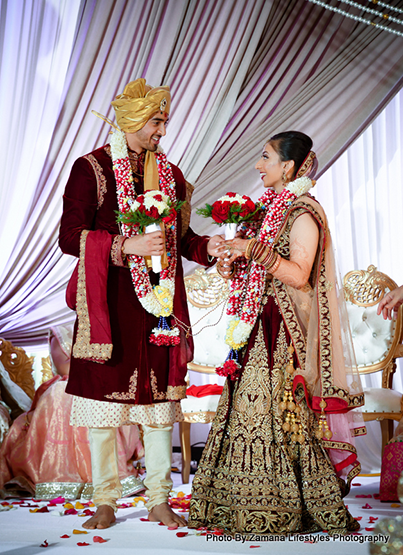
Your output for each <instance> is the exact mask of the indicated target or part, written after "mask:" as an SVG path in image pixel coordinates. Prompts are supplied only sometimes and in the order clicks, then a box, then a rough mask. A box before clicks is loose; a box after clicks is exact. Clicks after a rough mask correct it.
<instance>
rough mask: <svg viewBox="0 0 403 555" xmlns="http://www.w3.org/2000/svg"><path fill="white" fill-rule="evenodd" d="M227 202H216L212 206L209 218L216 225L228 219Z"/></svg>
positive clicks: (228, 204)
mask: <svg viewBox="0 0 403 555" xmlns="http://www.w3.org/2000/svg"><path fill="white" fill-rule="evenodd" d="M229 207H230V203H229V202H220V201H218V200H217V201H216V202H215V203H214V204H213V206H212V208H213V209H212V211H211V217H212V218H213V220H214V221H215V222H217V223H218V224H222V223H224V222H225V221H226V220H227V219H228V215H229Z"/></svg>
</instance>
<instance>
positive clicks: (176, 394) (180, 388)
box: [166, 385, 187, 401]
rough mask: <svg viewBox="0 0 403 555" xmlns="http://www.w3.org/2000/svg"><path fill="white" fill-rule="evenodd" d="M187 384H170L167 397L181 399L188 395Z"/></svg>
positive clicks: (170, 399)
mask: <svg viewBox="0 0 403 555" xmlns="http://www.w3.org/2000/svg"><path fill="white" fill-rule="evenodd" d="M186 388H187V386H186V385H169V386H168V387H167V394H166V398H167V400H168V401H180V400H181V399H185V397H186Z"/></svg>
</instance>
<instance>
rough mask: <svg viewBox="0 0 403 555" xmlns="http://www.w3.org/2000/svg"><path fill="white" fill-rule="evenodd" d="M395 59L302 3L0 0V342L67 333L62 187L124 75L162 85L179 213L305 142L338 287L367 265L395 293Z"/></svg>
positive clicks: (202, 224) (400, 62) (346, 23)
mask: <svg viewBox="0 0 403 555" xmlns="http://www.w3.org/2000/svg"><path fill="white" fill-rule="evenodd" d="M329 3H332V4H333V5H338V2H337V1H336V0H329ZM388 3H389V4H391V5H394V6H397V7H400V8H402V7H403V1H402V0H389V1H388ZM345 9H346V10H349V11H351V12H352V13H356V14H360V11H359V10H357V9H355V8H353V7H349V6H345ZM402 53H403V38H402V37H399V36H396V35H392V34H390V33H387V32H385V31H380V30H379V29H376V28H374V27H372V26H367V25H364V24H362V23H357V22H355V21H353V20H351V19H347V18H345V17H343V16H342V15H340V14H337V13H333V12H330V11H328V10H325V9H324V8H322V7H320V6H317V5H314V4H312V3H309V2H307V1H306V0H290V1H287V2H286V1H284V0H0V68H1V70H0V90H1V95H0V118H1V122H2V125H1V130H0V137H1V139H0V141H1V145H0V156H1V164H0V175H1V180H0V201H1V202H0V231H1V233H0V336H2V337H5V338H6V339H9V340H11V341H13V342H14V344H16V345H21V346H23V347H30V346H35V345H40V344H43V343H44V342H45V341H46V336H47V330H48V329H49V327H50V326H51V325H57V324H61V323H65V322H68V321H71V320H72V319H73V314H72V313H71V311H69V309H67V307H66V306H65V301H64V291H65V287H66V284H67V281H68V279H69V276H70V274H71V271H72V268H73V265H74V260H73V259H72V258H71V257H67V256H64V255H62V254H61V252H60V250H59V249H58V245H57V237H58V226H59V221H60V216H61V209H62V194H63V189H64V186H65V184H66V181H67V179H68V176H69V172H70V168H71V166H72V164H73V162H74V160H75V159H76V158H78V157H79V156H81V155H82V154H84V153H87V152H90V151H91V150H92V149H94V148H96V147H98V146H101V145H102V144H104V143H106V142H107V141H108V131H109V128H108V126H107V125H105V124H103V123H102V122H101V121H100V120H99V119H97V118H95V117H94V116H93V115H92V114H91V110H96V111H98V112H101V113H102V114H104V115H105V116H108V117H111V118H113V111H112V110H111V106H110V102H111V100H113V98H114V97H115V96H116V95H117V94H119V93H121V92H122V91H123V88H124V86H125V85H126V84H127V83H128V82H129V81H131V80H134V79H136V78H138V77H145V78H146V79H147V81H148V82H149V83H151V84H153V85H160V84H164V85H169V86H170V87H171V91H172V96H173V102H172V111H171V117H170V124H169V128H168V133H167V136H166V137H165V138H164V142H163V147H164V149H165V150H166V152H167V154H168V157H169V159H170V160H171V161H172V162H174V163H176V164H178V165H179V166H180V167H181V169H182V171H183V172H184V175H185V177H186V179H187V180H188V181H190V182H192V183H193V184H194V185H195V187H196V189H195V194H194V199H193V208H197V207H198V206H202V205H204V204H205V203H206V202H211V201H214V200H215V199H216V198H217V197H218V196H220V195H221V194H224V193H225V192H227V191H228V190H234V191H237V192H240V193H244V194H249V195H251V196H252V197H253V198H257V197H258V196H259V189H260V184H259V178H258V175H257V172H255V171H254V169H253V168H254V164H255V162H256V160H257V159H258V158H259V154H260V151H261V149H262V146H263V144H264V143H265V141H266V140H267V138H269V137H270V136H271V135H273V134H274V133H276V132H278V131H280V130H287V129H297V130H301V131H304V132H306V133H308V134H309V135H311V136H312V137H313V139H314V144H315V150H316V152H317V154H318V157H319V161H320V173H321V174H323V175H322V177H321V179H320V180H319V182H318V185H317V193H316V194H317V197H318V199H319V200H320V201H321V202H322V203H323V205H324V207H325V209H326V211H327V213H328V216H329V220H330V225H331V229H332V231H333V235H334V239H335V245H336V248H337V259H338V262H339V265H340V268H341V273H342V274H344V273H345V272H347V271H349V270H351V269H354V268H360V269H361V268H366V267H367V266H368V265H369V264H370V263H372V264H375V265H377V266H378V268H379V269H380V270H381V271H383V272H385V273H388V274H389V275H390V276H391V277H392V278H393V279H395V281H397V282H399V283H403V267H402V263H401V260H402V253H401V246H400V241H399V238H400V237H401V236H402V231H403V229H402V226H403V218H402V209H403V205H402V191H401V190H402V171H403V168H402V159H401V156H402V154H401V145H402V102H403V100H402V95H401V94H398V92H399V90H400V89H401V87H402V84H403V54H402ZM382 110H384V111H382ZM379 114H381V115H379ZM377 116H379V117H378V119H376V118H377ZM371 124H372V125H371ZM364 130H366V131H365V133H363V131H364ZM357 138H358V139H357ZM354 141H355V142H354ZM349 147H350V148H349ZM343 153H344V154H343ZM326 170H327V171H326ZM192 221H193V223H192V227H193V228H194V229H195V230H196V231H197V232H199V233H211V232H213V231H215V230H214V229H213V227H212V226H211V225H210V224H209V222H207V221H206V220H202V219H201V218H199V217H197V216H195V217H193V220H192ZM186 269H187V270H188V271H189V270H190V269H191V265H187V266H186ZM399 379H400V377H399ZM396 383H399V384H400V387H401V386H402V384H401V381H400V382H398V381H396ZM401 389H402V387H401ZM375 435H376V434H375ZM376 441H378V440H376ZM378 443H380V441H379V442H378ZM374 444H375V440H374ZM376 448H378V444H377V445H376ZM368 460H369V463H368V464H369V465H371V464H372V462H371V460H370V459H368ZM376 464H378V465H379V457H378V462H377V463H376ZM374 465H375V463H374Z"/></svg>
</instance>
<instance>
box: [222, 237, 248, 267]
mask: <svg viewBox="0 0 403 555" xmlns="http://www.w3.org/2000/svg"><path fill="white" fill-rule="evenodd" d="M249 241H250V239H241V238H240V237H235V239H231V240H230V241H224V242H223V243H222V245H223V246H222V250H223V251H224V254H225V261H226V263H227V264H228V265H231V264H232V263H233V262H234V260H236V259H237V258H239V257H240V256H245V251H246V247H247V246H248V243H249Z"/></svg>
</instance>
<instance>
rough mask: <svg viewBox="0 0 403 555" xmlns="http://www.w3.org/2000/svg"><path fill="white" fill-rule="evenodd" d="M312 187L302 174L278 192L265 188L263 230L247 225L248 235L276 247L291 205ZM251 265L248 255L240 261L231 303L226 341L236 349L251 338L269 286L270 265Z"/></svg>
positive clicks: (228, 308) (261, 201) (246, 231)
mask: <svg viewBox="0 0 403 555" xmlns="http://www.w3.org/2000/svg"><path fill="white" fill-rule="evenodd" d="M312 186H313V183H312V181H311V179H309V178H308V177H300V178H298V179H296V180H295V181H291V183H289V184H288V185H287V186H286V187H285V188H284V189H283V191H282V192H281V193H276V192H275V191H274V190H273V189H268V190H267V191H265V193H264V194H263V195H262V196H261V197H260V199H259V202H260V203H261V204H262V209H263V210H264V213H265V216H264V219H263V222H262V225H261V227H260V231H259V233H258V235H257V237H256V227H254V226H249V225H248V224H243V226H242V227H243V231H244V233H245V236H246V237H247V238H252V237H256V239H257V240H258V241H259V242H261V243H263V244H264V245H267V246H269V247H272V246H273V242H274V239H275V237H276V235H277V232H278V230H279V228H280V226H281V224H282V222H283V220H284V216H285V215H286V213H287V211H288V209H289V208H290V206H291V204H292V203H293V202H294V200H295V199H296V198H298V197H299V196H301V195H304V194H305V193H307V192H308V191H309V189H311V187H312ZM248 266H249V265H248V261H247V260H246V259H245V258H239V259H237V260H236V262H235V273H234V277H233V279H232V281H231V290H230V297H229V300H228V305H227V315H228V316H229V317H230V321H229V324H228V328H227V333H226V336H225V341H226V343H227V345H229V346H230V347H231V349H234V350H235V351H237V350H239V349H241V348H242V347H243V346H244V345H246V343H247V341H248V338H249V335H250V333H251V331H252V329H253V326H254V325H255V322H256V319H257V317H258V314H259V309H260V305H261V302H262V297H263V293H264V288H265V281H266V268H265V267H264V266H263V265H261V264H257V263H256V262H255V261H252V263H251V266H250V270H249V272H248Z"/></svg>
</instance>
